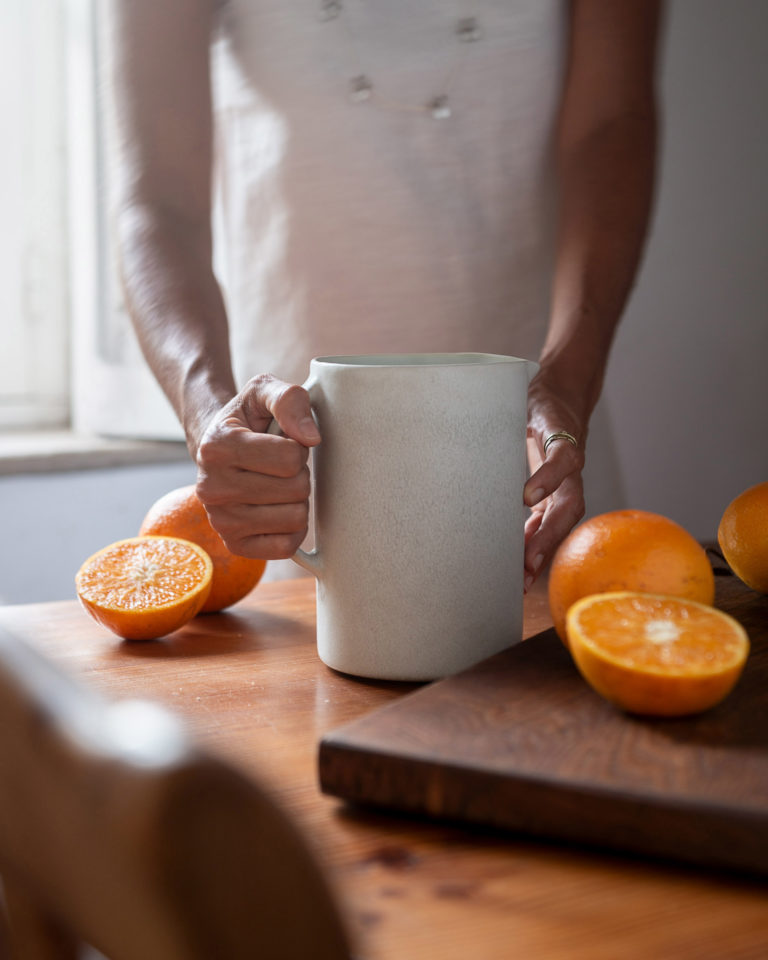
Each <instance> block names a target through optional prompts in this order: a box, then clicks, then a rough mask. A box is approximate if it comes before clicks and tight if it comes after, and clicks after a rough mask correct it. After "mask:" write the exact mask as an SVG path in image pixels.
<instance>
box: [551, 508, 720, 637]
mask: <svg viewBox="0 0 768 960" xmlns="http://www.w3.org/2000/svg"><path fill="white" fill-rule="evenodd" d="M617 590H629V591H634V592H637V593H656V594H665V595H667V596H672V597H682V598H683V599H686V600H695V601H698V602H699V603H705V604H709V605H711V604H712V603H713V602H714V599H715V577H714V574H713V573H712V567H711V566H710V563H709V560H708V559H707V554H706V551H705V550H704V548H703V547H702V546H701V544H699V543H698V542H697V541H696V540H694V538H693V537H692V536H691V535H690V533H688V531H687V530H684V529H683V527H681V526H680V525H679V524H677V523H675V522H674V521H673V520H670V519H669V518H668V517H664V516H661V515H660V514H658V513H649V512H647V511H645V510H614V511H611V512H610V513H602V514H600V515H598V516H596V517H591V518H590V519H589V520H585V521H584V522H583V523H581V524H580V525H579V526H578V527H575V528H574V529H573V530H572V531H571V532H570V533H569V534H568V536H567V537H566V538H565V540H564V541H563V542H562V543H561V544H560V547H559V548H558V550H557V552H556V553H555V556H554V559H553V560H552V567H551V569H550V573H549V610H550V613H551V614H552V620H553V621H554V625H555V629H556V630H557V633H558V636H559V637H560V639H561V640H562V641H563V643H565V644H566V645H567V643H568V640H567V635H566V627H565V620H566V614H567V613H568V608H569V607H570V606H571V604H573V603H575V602H576V601H577V600H581V598H582V597H587V596H589V595H590V594H593V593H607V592H612V591H617Z"/></svg>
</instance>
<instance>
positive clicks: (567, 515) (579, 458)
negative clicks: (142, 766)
mask: <svg viewBox="0 0 768 960" xmlns="http://www.w3.org/2000/svg"><path fill="white" fill-rule="evenodd" d="M557 433H567V434H570V436H571V437H573V438H574V440H576V443H575V444H574V443H573V442H572V441H571V440H569V439H567V438H561V439H557V440H554V441H552V442H550V444H549V446H548V447H547V450H546V451H545V450H544V444H545V442H546V440H547V438H548V437H551V436H552V435H553V434H557ZM586 436H587V428H586V424H585V423H584V421H583V418H582V417H579V416H578V414H577V413H576V405H575V404H573V403H569V402H568V401H567V400H566V399H565V398H564V397H563V396H562V395H561V394H560V393H559V392H558V391H557V390H556V389H555V388H553V387H552V386H551V385H549V384H547V382H546V380H545V378H544V376H542V375H541V374H540V375H538V376H537V377H535V378H534V379H533V380H532V381H531V385H530V389H529V393H528V462H529V465H530V468H531V476H530V477H529V479H528V482H527V483H526V485H525V488H524V490H523V500H524V502H525V504H526V506H529V507H530V508H531V515H530V516H529V517H528V520H527V521H526V524H525V581H524V583H525V589H526V590H528V589H529V588H530V587H531V585H532V584H533V582H534V580H535V579H536V577H537V576H538V574H540V573H541V571H542V570H543V569H544V568H545V567H546V565H547V564H548V563H549V561H550V560H551V559H552V556H553V555H554V553H555V551H556V550H557V548H558V546H559V545H560V543H561V541H562V540H564V539H565V537H566V536H567V535H568V533H569V532H570V531H571V529H572V528H573V527H574V526H575V525H576V524H577V523H578V522H579V520H581V518H582V517H583V516H584V488H583V484H582V479H581V471H582V469H583V467H584V444H585V442H586Z"/></svg>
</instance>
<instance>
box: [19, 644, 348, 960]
mask: <svg viewBox="0 0 768 960" xmlns="http://www.w3.org/2000/svg"><path fill="white" fill-rule="evenodd" d="M0 876H1V877H2V881H3V889H4V900H5V906H6V921H7V922H6V927H5V929H4V931H3V935H4V938H5V941H6V942H5V953H0V955H2V956H6V955H7V956H10V957H11V958H13V960H74V958H76V957H78V956H79V952H80V949H81V944H89V945H90V946H91V947H94V948H95V949H97V950H98V951H99V952H101V953H102V954H103V955H104V956H105V957H108V958H109V960H245V958H248V960H251V958H256V957H258V958H259V960H348V958H349V946H348V940H347V936H346V932H345V929H344V925H343V923H342V921H341V919H340V915H339V911H338V909H337V906H336V904H335V902H334V899H333V897H332V895H331V892H330V890H329V888H328V885H327V882H326V880H325V879H324V876H323V874H322V872H321V870H320V869H319V866H318V864H317V862H316V859H315V858H314V857H313V856H312V855H311V853H310V852H309V849H308V846H307V844H306V842H305V841H304V839H303V838H302V836H301V835H300V834H299V832H298V831H297V829H296V828H295V827H294V825H293V824H292V823H291V822H290V821H289V819H288V818H287V817H286V816H285V815H284V814H283V813H282V812H281V810H280V809H278V807H277V806H276V804H275V803H274V802H273V800H272V799H271V798H270V797H269V796H268V794H267V793H266V792H265V791H264V790H263V789H262V788H260V787H259V785H258V784H256V783H254V782H253V781H252V780H250V779H249V778H246V777H245V776H243V775H242V774H240V773H239V772H238V771H237V770H235V769H234V768H233V767H231V766H229V765H227V764H226V763H223V762H222V761H220V760H218V759H216V758H215V757H213V756H211V755H208V754H206V753H205V752H203V751H200V750H198V749H196V748H195V746H194V744H192V743H191V741H190V740H189V738H188V737H187V735H186V734H185V732H184V730H183V728H182V726H181V724H180V722H179V721H178V720H177V718H176V717H175V716H174V715H172V714H171V713H169V712H168V711H166V710H164V709H162V708H160V707H159V706H156V705H154V704H151V703H148V702H143V701H118V702H112V703H110V702H107V701H105V700H103V699H102V698H101V697H99V696H97V695H96V694H95V693H94V692H93V691H92V690H90V689H88V688H86V687H84V686H83V685H82V684H80V683H77V682H75V681H74V680H73V679H71V678H70V677H69V676H67V675H66V674H65V673H63V672H62V671H61V670H59V669H58V668H57V667H55V666H54V665H53V664H52V663H51V662H50V661H48V660H47V659H45V658H44V657H42V656H41V655H40V654H38V653H37V652H36V651H34V650H33V649H32V648H31V647H30V646H28V645H26V644H24V643H22V642H21V641H19V640H17V639H16V638H14V637H11V636H9V635H8V634H6V633H3V632H0Z"/></svg>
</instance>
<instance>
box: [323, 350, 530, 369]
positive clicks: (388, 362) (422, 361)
mask: <svg viewBox="0 0 768 960" xmlns="http://www.w3.org/2000/svg"><path fill="white" fill-rule="evenodd" d="M312 363H322V364H326V365H328V366H335V367H441V366H442V367H460V366H481V365H483V364H497V363H498V364H503V363H531V361H530V360H527V359H525V358H524V357H512V356H507V355H505V354H500V353H478V352H466V353H363V354H349V355H344V354H338V355H329V356H323V357H314V359H313V360H312Z"/></svg>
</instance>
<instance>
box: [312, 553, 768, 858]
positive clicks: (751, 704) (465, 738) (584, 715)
mask: <svg viewBox="0 0 768 960" xmlns="http://www.w3.org/2000/svg"><path fill="white" fill-rule="evenodd" d="M716 573H719V574H721V575H720V576H718V578H717V588H718V589H717V601H716V602H717V606H718V607H720V608H721V609H723V610H726V611H727V612H729V613H731V614H732V615H733V616H735V617H736V618H737V619H738V620H740V621H741V623H742V624H743V625H744V627H745V628H746V630H747V632H748V634H749V636H750V640H751V642H752V649H751V653H750V656H749V659H748V661H747V666H746V668H745V670H744V673H743V674H742V677H741V679H740V681H739V683H738V685H737V687H736V688H735V689H734V691H733V692H732V693H731V695H730V696H729V697H728V698H727V699H726V700H725V701H724V702H723V703H722V704H720V705H719V706H717V707H715V708H714V709H712V710H710V711H708V712H707V713H704V714H701V715H699V716H697V717H689V718H682V719H675V720H659V719H644V718H638V717H633V716H629V715H627V714H624V713H622V712H621V711H619V710H617V709H616V708H614V707H613V706H611V705H610V704H608V703H607V702H605V701H604V700H602V699H601V698H600V697H598V696H597V694H595V693H593V692H592V690H591V689H590V688H589V687H588V686H587V685H586V683H585V682H584V681H583V680H582V679H581V677H580V675H579V674H578V673H577V671H576V668H575V667H574V665H573V663H572V661H571V659H570V655H569V654H568V652H567V651H566V650H565V648H564V647H563V645H562V643H561V642H560V640H559V639H558V638H557V636H556V634H555V632H554V630H548V631H546V632H544V633H540V634H538V635H537V636H535V637H531V638H530V639H529V640H527V641H525V642H523V643H521V644H519V645H517V646H515V647H512V648H510V649H508V650H506V651H504V652H502V653H500V654H498V655H496V656H494V657H491V658H489V659H488V660H485V661H484V662H482V663H480V664H478V665H477V666H475V667H472V668H471V669H469V670H466V671H464V672H462V673H460V674H457V675H455V676H453V677H449V678H447V679H445V680H441V681H438V682H436V683H433V684H431V685H429V686H426V687H422V688H420V689H419V690H417V691H415V692H413V693H410V694H407V695H406V696H404V697H403V698H402V699H401V700H398V701H397V702H395V703H391V704H389V705H387V706H386V707H383V708H381V709H379V710H376V711H374V712H372V713H370V714H368V715H367V716H364V717H362V718H360V719H358V720H355V721H354V722H352V723H350V724H347V725H346V726H344V727H341V728H340V729H337V730H335V731H332V732H331V733H329V734H327V735H326V736H325V737H324V738H323V740H322V742H321V744H320V752H319V774H320V783H321V787H322V789H323V791H324V792H325V793H328V794H331V795H334V796H337V797H341V798H343V799H345V800H347V801H351V802H354V803H360V804H371V805H375V806H377V807H382V808H391V809H395V810H397V811H405V812H409V813H413V814H418V815H427V816H431V817H439V818H445V819H448V820H454V821H464V822H470V823H473V824H482V825H490V826H493V827H499V828H504V829H508V830H512V831H516V832H521V833H524V834H528V835H534V836H541V837H548V838H555V839H559V840H565V841H569V842H576V843H582V844H588V845H597V846H600V847H604V848H609V849H613V850H618V851H624V852H634V853H639V854H642V855H648V856H657V857H666V858H673V859H679V860H684V861H689V862H693V863H698V864H704V865H708V866H713V867H722V868H731V869H737V870H745V871H748V872H751V873H758V874H767V873H768V596H763V595H760V594H757V593H754V592H753V591H751V590H749V589H747V588H746V587H745V586H744V585H743V584H741V583H740V582H739V581H738V580H737V579H736V578H735V577H734V576H732V575H726V571H725V570H724V569H719V570H718V569H717V568H716Z"/></svg>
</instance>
